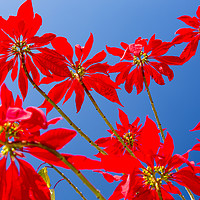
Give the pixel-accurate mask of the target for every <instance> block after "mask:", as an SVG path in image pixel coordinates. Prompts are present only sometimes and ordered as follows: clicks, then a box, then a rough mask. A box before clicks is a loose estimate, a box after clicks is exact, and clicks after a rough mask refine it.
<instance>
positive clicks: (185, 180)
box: [174, 167, 200, 196]
mask: <svg viewBox="0 0 200 200" xmlns="http://www.w3.org/2000/svg"><path fill="white" fill-rule="evenodd" d="M174 177H175V180H178V183H180V184H181V185H183V186H186V187H187V188H188V189H190V190H191V191H192V192H193V193H194V194H196V195H198V196H200V190H199V188H200V178H199V176H197V175H195V173H194V171H193V170H192V169H191V168H189V167H184V168H182V169H180V170H179V171H178V172H176V173H175V174H174Z"/></svg>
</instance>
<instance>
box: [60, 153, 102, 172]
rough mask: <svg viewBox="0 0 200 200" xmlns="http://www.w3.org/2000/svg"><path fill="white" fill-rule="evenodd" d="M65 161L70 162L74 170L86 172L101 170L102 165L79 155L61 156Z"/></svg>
mask: <svg viewBox="0 0 200 200" xmlns="http://www.w3.org/2000/svg"><path fill="white" fill-rule="evenodd" d="M61 155H62V156H64V157H65V159H66V160H67V161H68V162H70V163H71V164H72V165H73V166H74V167H75V168H76V169H79V170H88V169H102V164H101V162H100V161H97V160H92V159H90V158H87V157H86V156H81V155H70V154H61Z"/></svg>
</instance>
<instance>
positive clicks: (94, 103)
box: [79, 78, 135, 158]
mask: <svg viewBox="0 0 200 200" xmlns="http://www.w3.org/2000/svg"><path fill="white" fill-rule="evenodd" d="M79 82H80V84H81V85H82V86H83V88H84V90H85V92H86V94H87V95H88V97H89V99H90V101H91V102H92V104H93V105H94V107H95V109H96V110H97V112H98V113H99V114H100V116H101V117H102V118H103V120H104V121H105V123H106V124H107V125H108V127H109V128H110V129H111V130H112V132H113V133H114V134H115V136H116V137H117V139H118V140H119V142H121V144H122V145H123V147H124V148H125V149H126V150H127V151H128V152H129V153H130V155H131V156H133V157H134V158H135V155H134V154H133V152H132V151H131V150H130V149H129V148H128V146H127V145H126V144H125V142H124V141H123V140H122V138H121V137H120V136H119V134H118V133H117V132H116V131H115V129H114V128H113V126H112V125H111V123H110V122H109V121H108V119H107V118H106V116H105V115H104V114H103V112H102V111H101V109H100V108H99V106H98V105H97V103H96V101H95V100H94V98H93V97H92V95H91V93H90V92H89V90H88V89H87V87H86V86H85V84H84V83H83V81H82V79H81V78H80V79H79Z"/></svg>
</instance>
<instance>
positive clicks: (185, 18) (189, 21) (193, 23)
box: [177, 15, 200, 28]
mask: <svg viewBox="0 0 200 200" xmlns="http://www.w3.org/2000/svg"><path fill="white" fill-rule="evenodd" d="M177 19H179V20H181V21H183V22H184V23H186V24H187V25H188V26H192V27H194V28H199V25H200V23H199V21H198V19H197V18H196V17H190V16H187V15H184V16H181V17H178V18H177Z"/></svg>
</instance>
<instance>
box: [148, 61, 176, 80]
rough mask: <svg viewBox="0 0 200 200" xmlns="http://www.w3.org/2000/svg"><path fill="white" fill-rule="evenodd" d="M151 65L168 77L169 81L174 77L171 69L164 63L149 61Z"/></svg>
mask: <svg viewBox="0 0 200 200" xmlns="http://www.w3.org/2000/svg"><path fill="white" fill-rule="evenodd" d="M149 64H150V65H151V66H153V67H154V68H155V69H156V70H157V71H158V72H159V73H161V74H163V75H165V76H167V77H168V79H169V81H171V80H172V79H173V78H174V73H173V71H172V70H171V69H170V68H169V66H168V65H167V64H165V63H158V62H150V63H149Z"/></svg>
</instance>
